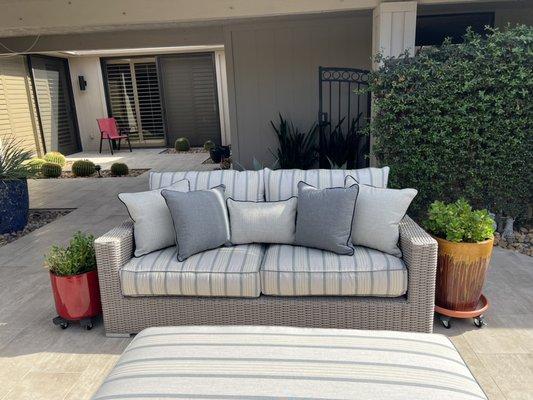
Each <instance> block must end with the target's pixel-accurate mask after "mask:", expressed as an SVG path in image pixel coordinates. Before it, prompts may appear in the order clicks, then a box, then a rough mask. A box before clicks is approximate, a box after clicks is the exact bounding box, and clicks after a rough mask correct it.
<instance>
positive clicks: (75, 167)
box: [72, 160, 96, 177]
mask: <svg viewBox="0 0 533 400" xmlns="http://www.w3.org/2000/svg"><path fill="white" fill-rule="evenodd" d="M95 172H96V168H95V165H94V163H93V162H92V161H90V160H78V161H74V163H73V164H72V173H73V174H74V176H81V177H83V176H91V175H92V174H94V173H95Z"/></svg>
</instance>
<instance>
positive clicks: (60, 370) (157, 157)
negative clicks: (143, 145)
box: [0, 149, 533, 400]
mask: <svg viewBox="0 0 533 400" xmlns="http://www.w3.org/2000/svg"><path fill="white" fill-rule="evenodd" d="M160 151H161V149H150V150H134V153H132V155H130V153H126V152H125V151H121V152H120V153H119V154H117V155H116V157H117V158H120V159H121V161H125V162H126V163H127V164H128V165H129V166H130V167H131V168H154V169H157V170H188V169H196V170H198V169H210V168H212V167H213V166H212V165H206V164H202V162H203V161H204V160H205V158H206V155H205V154H179V155H176V154H159V152H160ZM73 158H76V159H77V158H90V159H93V160H94V161H95V162H98V163H100V164H101V165H102V166H104V165H106V163H111V162H114V161H116V159H109V158H110V157H109V155H108V154H107V155H105V156H99V155H97V154H96V153H83V154H76V155H74V156H73ZM95 158H100V159H99V160H98V161H96V160H95ZM104 158H105V160H104ZM104 168H105V167H104ZM147 182H148V174H147V173H145V174H143V175H141V176H139V177H135V178H104V179H90V178H78V179H62V180H33V181H31V182H30V196H31V207H32V208H64V207H66V208H71V207H72V208H76V210H75V211H73V212H71V213H70V214H68V215H66V216H64V217H61V218H59V219H57V220H56V221H54V222H52V223H50V224H48V225H46V226H44V227H42V228H41V229H39V230H37V231H34V232H32V233H31V234H29V235H27V236H25V237H23V238H20V239H18V240H17V241H15V242H13V243H10V244H8V245H6V246H4V247H1V248H0V299H1V300H0V400H7V399H9V400H12V399H43V400H45V399H54V400H58V399H76V400H79V399H89V398H90V396H91V395H92V393H93V392H94V391H95V390H96V388H97V387H98V386H99V385H100V383H101V381H102V380H103V378H104V376H105V375H106V373H107V372H108V371H109V370H110V369H111V368H112V366H113V364H114V363H115V361H116V360H117V358H118V356H119V355H120V353H121V352H122V351H123V350H124V348H125V347H126V345H127V344H128V343H129V341H130V339H117V338H107V337H105V335H104V330H103V325H102V323H101V321H98V323H97V324H96V326H95V328H94V329H93V330H92V331H84V330H81V329H80V328H79V327H78V326H76V325H74V326H71V327H70V328H69V329H67V330H61V329H59V328H58V327H55V326H53V325H52V322H51V319H52V318H53V317H54V316H55V310H54V306H53V300H52V296H51V291H50V283H49V280H48V276H47V272H46V270H44V269H43V267H42V262H43V255H44V254H45V253H46V251H47V249H48V247H49V246H50V245H51V244H54V243H65V242H66V241H67V240H68V238H69V237H70V236H71V235H72V233H73V232H75V231H77V230H83V231H89V232H92V233H94V234H95V235H100V234H102V233H104V232H105V231H107V230H108V229H110V228H111V227H113V226H114V225H116V224H117V223H119V222H120V221H122V220H124V219H125V218H126V217H127V213H126V210H125V209H124V207H123V205H122V204H121V203H120V202H119V201H118V200H117V197H116V195H117V194H118V193H120V192H124V191H142V190H147ZM485 293H486V295H487V297H489V299H490V301H491V304H492V305H491V309H490V310H489V312H488V313H487V321H488V324H489V325H488V326H487V327H485V328H483V329H477V328H476V327H475V326H474V325H473V324H472V322H471V321H470V320H468V321H467V320H465V321H453V325H452V328H451V329H450V330H445V329H444V328H443V327H442V326H440V324H439V323H438V322H435V331H436V332H437V333H443V334H445V335H447V336H449V337H450V338H451V339H452V341H453V342H454V343H455V345H456V347H457V349H458V350H459V352H460V353H461V355H462V356H463V358H464V359H465V361H466V363H467V364H468V366H469V367H470V369H471V370H472V372H473V374H474V375H475V377H476V378H477V380H478V381H479V383H480V384H481V385H482V387H483V388H484V390H485V391H486V393H487V394H488V396H489V398H490V399H533V258H530V257H527V256H524V255H521V254H518V253H513V252H510V251H507V250H502V249H499V248H496V249H495V250H494V254H493V258H492V262H491V269H490V272H489V278H488V283H487V286H486V291H485Z"/></svg>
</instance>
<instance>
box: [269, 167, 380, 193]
mask: <svg viewBox="0 0 533 400" xmlns="http://www.w3.org/2000/svg"><path fill="white" fill-rule="evenodd" d="M263 171H264V179H265V195H266V201H279V200H286V199H288V198H290V197H292V196H297V195H298V182H300V181H303V182H305V183H307V184H308V185H312V186H314V187H316V188H317V189H326V188H331V187H344V180H345V179H346V177H347V176H352V177H354V178H355V179H356V180H357V181H358V182H359V183H361V184H364V185H371V186H376V187H382V188H386V187H387V182H388V180H389V167H383V168H362V169H348V170H341V169H310V170H301V169H279V170H271V169H268V168H265V169H264V170H263Z"/></svg>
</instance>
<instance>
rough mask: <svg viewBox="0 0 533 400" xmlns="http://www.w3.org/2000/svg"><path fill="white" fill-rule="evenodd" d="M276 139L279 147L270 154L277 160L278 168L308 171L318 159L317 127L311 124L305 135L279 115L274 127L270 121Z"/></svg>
mask: <svg viewBox="0 0 533 400" xmlns="http://www.w3.org/2000/svg"><path fill="white" fill-rule="evenodd" d="M270 124H271V125H272V128H274V131H275V132H276V135H277V137H278V142H279V147H278V150H277V151H276V153H274V152H272V150H271V152H272V154H273V155H274V157H275V158H276V159H277V160H278V162H279V166H280V167H281V168H284V169H292V168H299V169H309V168H313V167H314V166H315V164H316V161H317V158H318V152H317V146H316V141H317V140H316V139H317V129H318V127H317V125H316V124H313V126H311V128H310V129H309V131H307V133H303V132H300V130H299V129H298V128H295V127H294V125H293V124H292V122H287V121H286V120H285V119H284V118H283V117H282V116H281V114H279V123H278V125H277V126H276V125H275V124H274V122H272V121H270Z"/></svg>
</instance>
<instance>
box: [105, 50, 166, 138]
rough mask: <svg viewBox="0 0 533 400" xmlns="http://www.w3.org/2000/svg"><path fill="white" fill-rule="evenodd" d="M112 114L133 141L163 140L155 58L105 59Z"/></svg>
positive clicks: (163, 132) (163, 128)
mask: <svg viewBox="0 0 533 400" xmlns="http://www.w3.org/2000/svg"><path fill="white" fill-rule="evenodd" d="M104 71H105V75H106V85H107V94H108V102H109V104H108V106H109V111H110V115H111V116H113V117H115V118H116V119H117V123H118V125H119V127H120V128H121V129H122V130H124V131H127V132H129V134H130V139H131V140H132V142H138V143H144V144H158V145H159V144H163V143H164V142H165V127H164V123H163V112H162V105H161V95H160V92H159V80H158V74H157V66H156V62H155V58H132V59H109V60H104Z"/></svg>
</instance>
